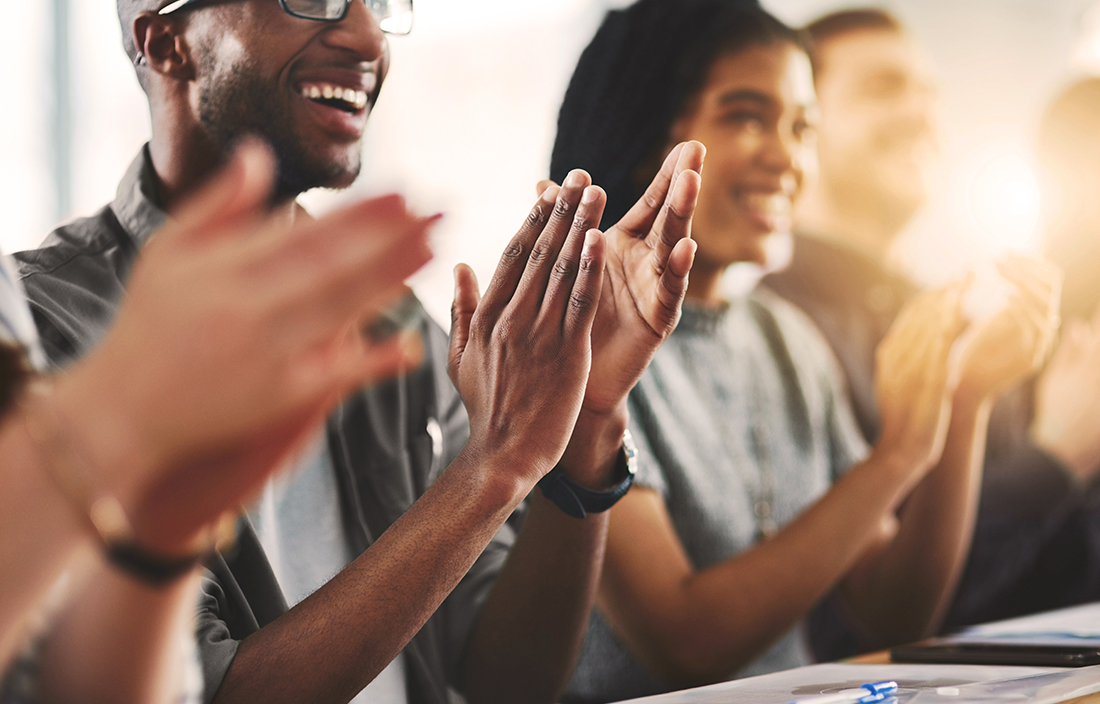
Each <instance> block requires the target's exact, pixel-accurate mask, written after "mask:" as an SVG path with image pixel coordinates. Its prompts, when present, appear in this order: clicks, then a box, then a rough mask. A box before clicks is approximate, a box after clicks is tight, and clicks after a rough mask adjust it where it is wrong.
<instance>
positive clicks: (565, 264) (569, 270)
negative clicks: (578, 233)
mask: <svg viewBox="0 0 1100 704" xmlns="http://www.w3.org/2000/svg"><path fill="white" fill-rule="evenodd" d="M575 270H576V267H575V266H574V265H573V262H571V261H569V260H568V259H559V260H558V261H557V263H556V264H554V276H556V277H558V278H559V279H567V278H569V277H571V276H573V273H574V271H575Z"/></svg>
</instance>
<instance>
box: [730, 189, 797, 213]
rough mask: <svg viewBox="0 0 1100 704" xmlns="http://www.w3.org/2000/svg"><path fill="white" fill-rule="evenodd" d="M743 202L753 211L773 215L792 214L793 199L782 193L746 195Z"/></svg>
mask: <svg viewBox="0 0 1100 704" xmlns="http://www.w3.org/2000/svg"><path fill="white" fill-rule="evenodd" d="M742 200H743V201H744V203H745V205H747V206H748V207H749V208H751V209H752V210H758V211H761V212H765V213H769V214H771V215H788V214H789V213H790V212H791V199H790V198H788V197H787V196H786V195H784V194H782V193H775V194H767V195H765V194H757V195H745V196H743V197H742Z"/></svg>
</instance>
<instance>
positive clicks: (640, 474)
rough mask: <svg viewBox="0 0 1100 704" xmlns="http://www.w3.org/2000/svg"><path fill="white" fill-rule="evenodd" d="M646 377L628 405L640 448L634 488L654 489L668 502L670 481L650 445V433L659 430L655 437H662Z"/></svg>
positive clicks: (631, 426)
mask: <svg viewBox="0 0 1100 704" xmlns="http://www.w3.org/2000/svg"><path fill="white" fill-rule="evenodd" d="M646 383H647V379H646V378H645V377H643V378H642V380H641V381H639V382H638V385H637V386H636V387H635V388H634V390H633V391H631V392H630V396H629V397H628V400H627V405H628V407H629V409H630V434H631V435H632V436H633V437H634V443H635V444H636V445H637V446H638V456H637V471H636V472H635V474H634V486H641V487H645V488H647V489H652V490H654V491H656V492H657V493H658V494H660V495H661V496H662V497H663V498H665V499H666V500H667V499H668V480H667V479H665V474H664V471H663V470H662V469H661V463H660V461H659V460H658V459H657V455H656V454H655V453H654V451H653V446H652V445H650V443H649V437H650V432H653V431H655V430H657V431H658V432H656V434H655V437H660V432H659V427H658V428H654V425H655V424H656V423H657V421H656V418H655V417H654V413H653V411H652V409H651V408H650V405H649V404H648V402H647V397H646V391H645V389H644V385H645V384H646Z"/></svg>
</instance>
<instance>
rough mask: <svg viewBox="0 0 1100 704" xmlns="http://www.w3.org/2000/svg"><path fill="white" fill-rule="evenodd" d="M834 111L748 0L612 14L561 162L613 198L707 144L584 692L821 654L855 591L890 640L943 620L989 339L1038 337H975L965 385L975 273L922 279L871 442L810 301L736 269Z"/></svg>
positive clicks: (569, 110)
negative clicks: (735, 273)
mask: <svg viewBox="0 0 1100 704" xmlns="http://www.w3.org/2000/svg"><path fill="white" fill-rule="evenodd" d="M816 122H817V106H816V97H815V93H814V86H813V80H812V75H811V68H810V61H809V59H808V56H807V53H806V49H805V47H804V45H803V44H802V41H801V38H800V35H799V34H797V33H796V32H794V31H793V30H791V29H789V28H787V27H786V26H785V25H783V24H782V23H780V22H779V21H778V20H776V19H775V18H773V17H771V16H770V15H768V14H767V13H765V12H764V11H762V10H760V9H757V8H756V7H755V6H753V5H751V4H750V3H736V2H730V1H729V0H639V2H637V3H635V4H634V5H632V6H631V7H629V8H627V9H625V10H622V11H618V12H612V13H610V14H609V15H608V16H607V18H606V19H605V20H604V23H603V25H602V26H601V28H600V30H599V32H598V33H597V34H596V37H595V39H593V41H592V43H591V44H590V45H589V46H588V48H587V49H586V50H585V52H584V54H583V55H582V57H581V59H580V62H579V64H578V66H577V68H576V71H575V72H574V75H573V80H572V82H571V84H570V87H569V90H568V92H567V93H566V97H565V101H564V103H563V105H562V110H561V115H560V118H559V131H558V137H557V142H556V144H555V148H554V158H553V164H552V169H551V171H552V175H553V176H554V177H560V176H561V175H562V174H563V173H565V171H566V170H567V169H569V168H571V167H576V166H581V167H583V168H585V169H587V170H589V171H590V172H591V173H592V175H593V178H594V179H595V180H596V181H598V182H599V183H600V184H601V185H603V186H604V187H605V188H606V189H607V192H608V206H607V211H606V213H610V214H614V213H616V212H618V211H619V210H620V209H621V208H623V207H624V206H625V205H626V204H628V203H630V202H631V201H632V200H633V198H634V197H636V195H637V194H638V193H640V188H641V186H642V184H644V183H645V180H646V179H647V178H648V176H649V175H651V174H652V168H653V166H652V165H653V164H654V163H659V162H657V161H656V160H658V159H660V158H661V157H663V156H664V154H665V153H666V152H667V151H668V149H670V148H671V146H672V145H673V144H674V143H675V142H676V141H678V140H682V139H693V140H698V141H701V142H702V143H703V144H704V145H705V146H706V147H707V152H708V153H707V168H706V172H705V175H704V178H703V184H702V188H701V191H700V194H699V202H698V207H697V209H696V212H695V219H694V225H693V237H694V238H695V240H696V241H697V243H698V253H697V255H696V263H695V266H694V268H693V269H692V272H691V280H690V284H689V287H688V292H687V300H686V301H685V303H684V309H683V316H682V318H681V320H680V324H679V327H678V328H677V329H676V331H675V332H674V333H673V335H672V337H671V338H670V339H669V340H668V341H667V342H666V343H665V345H664V346H663V347H662V348H661V349H660V350H659V351H658V352H657V354H656V356H655V357H654V359H653V362H652V364H651V365H650V367H649V369H648V371H647V372H646V374H645V375H644V376H643V377H642V379H641V381H640V382H639V383H638V385H637V386H636V387H635V389H634V391H633V392H631V395H630V417H631V430H632V432H633V435H634V436H635V437H636V438H637V439H638V445H639V458H640V466H639V471H638V475H637V479H636V482H635V489H633V490H632V491H631V492H630V493H629V494H628V495H627V496H626V497H625V498H624V499H623V500H622V501H621V502H620V503H619V504H617V505H616V506H615V507H614V508H613V509H612V510H611V523H610V527H609V532H608V544H607V554H606V559H605V563H604V571H603V576H602V582H601V585H600V593H599V599H598V609H597V610H596V611H595V612H594V613H593V616H592V619H591V622H590V626H589V629H588V633H587V636H586V638H585V642H584V646H583V649H582V655H581V660H580V662H579V664H578V667H577V669H576V671H575V673H574V676H573V680H572V682H571V684H570V696H569V700H570V701H577V702H603V701H617V700H620V699H626V698H631V697H639V696H646V695H649V694H654V693H657V692H660V691H662V690H668V689H672V688H676V687H684V686H691V685H699V684H705V683H707V682H712V681H716V680H720V679H725V678H728V677H731V676H745V675H750V674H761V673H764V672H769V671H774V670H779V669H786V668H789V667H794V666H798V665H800V664H804V663H805V662H807V660H808V657H809V655H808V653H807V652H806V651H805V648H804V645H803V641H802V638H801V637H800V634H799V632H798V629H797V628H796V626H797V625H798V624H799V622H800V621H801V620H802V619H803V618H804V617H805V616H806V615H807V614H808V613H809V611H810V610H811V609H812V608H813V607H814V606H815V604H817V603H819V602H820V601H821V600H822V599H823V598H824V597H825V596H826V595H827V594H829V593H830V592H833V591H834V590H836V594H837V599H838V600H840V601H841V602H842V603H843V605H844V607H845V608H844V613H845V614H846V615H848V616H849V618H850V619H851V621H852V626H853V628H854V629H855V630H856V631H857V632H860V633H865V634H868V637H869V639H870V640H871V642H874V643H882V642H894V641H897V642H900V641H905V640H909V639H914V638H916V637H918V636H920V635H922V634H923V633H925V632H926V631H928V630H930V629H932V628H934V627H935V624H936V623H937V620H938V619H939V618H940V615H941V614H942V611H943V609H944V607H945V605H946V599H948V598H949V596H950V594H951V591H952V587H953V585H954V582H955V580H956V579H957V576H958V574H959V571H960V569H961V567H962V561H963V558H964V556H965V548H966V545H967V541H968V540H969V535H970V530H971V527H972V522H973V516H974V507H975V503H976V500H977V495H976V491H975V489H974V486H975V485H976V482H975V481H974V475H975V473H976V472H980V462H975V459H974V458H975V457H980V456H981V452H980V451H977V452H976V451H975V449H974V448H975V443H976V442H978V440H977V439H978V438H980V437H984V432H985V425H984V424H985V422H986V419H987V417H988V406H987V403H989V399H990V398H992V397H993V396H994V395H995V393H997V384H996V383H992V382H987V381H986V380H985V379H984V378H983V377H982V376H981V375H980V374H976V373H975V371H974V370H975V368H976V366H975V365H974V363H973V361H972V360H974V359H982V358H983V356H989V353H990V350H989V349H988V347H989V346H994V345H995V346H997V347H998V349H999V350H1000V351H1004V352H1007V354H1008V356H1010V357H1012V359H1013V363H1015V362H1016V361H1018V360H1019V359H1023V360H1031V359H1033V357H1034V350H1032V349H1031V348H1030V347H1028V342H1027V338H1026V336H1020V337H1019V339H1011V340H1009V339H1003V338H998V339H996V340H994V342H989V341H986V342H985V343H984V344H983V345H977V346H975V347H972V348H971V349H970V350H968V352H967V355H965V356H964V361H963V365H962V366H963V378H964V383H963V386H965V387H966V389H967V390H966V392H965V393H960V394H958V395H957V396H955V397H954V398H953V393H954V392H953V391H952V390H950V389H949V388H948V386H947V381H946V380H947V377H948V373H947V370H948V358H949V353H950V350H951V348H952V345H953V343H954V340H955V338H956V337H957V336H958V334H959V333H960V332H961V330H962V328H963V324H962V322H961V313H960V307H961V291H962V288H961V287H958V288H955V289H951V290H948V291H941V292H939V293H937V294H935V295H930V296H928V297H925V298H923V299H921V300H919V301H918V302H916V303H915V304H913V305H912V306H911V307H910V308H909V309H908V310H907V312H905V313H903V314H902V315H901V317H900V318H899V322H898V324H897V325H896V326H895V328H894V329H893V330H892V331H891V334H890V336H889V337H888V338H887V340H886V342H884V344H883V345H882V346H881V347H880V349H879V355H878V379H877V381H878V385H877V388H878V392H879V397H880V399H881V400H880V403H881V405H882V407H883V408H884V418H885V419H886V420H885V424H884V426H883V427H884V430H883V432H882V434H881V436H880V438H879V440H878V443H877V445H876V446H875V447H874V448H868V447H867V445H866V444H865V442H864V441H863V438H862V437H861V436H860V434H859V431H858V429H857V427H856V424H855V420H854V418H853V416H852V412H851V409H850V407H849V404H848V400H847V396H846V394H845V390H844V385H843V382H842V380H841V377H840V375H839V370H838V368H837V365H836V362H835V359H834V358H833V356H832V353H831V351H830V350H829V348H828V346H827V344H826V343H825V341H824V339H822V337H821V334H820V333H819V332H818V330H817V329H816V328H815V327H814V326H813V325H812V324H811V323H810V322H809V320H808V319H807V318H806V317H805V315H804V314H803V313H802V312H801V311H799V310H797V309H795V308H794V307H793V306H792V305H791V304H789V303H787V302H785V301H783V300H781V299H780V298H778V297H777V296H776V295H775V294H773V293H769V292H768V291H766V290H763V289H760V290H756V291H752V292H742V293H739V294H737V295H730V292H728V291H725V290H723V288H722V286H721V281H722V277H723V273H724V272H725V271H726V269H727V268H728V267H730V266H731V265H733V264H735V263H739V262H749V263H753V264H758V265H759V264H767V263H768V262H767V256H768V251H769V248H768V247H767V246H765V245H766V244H767V242H768V241H769V240H770V239H771V238H773V237H774V236H776V235H778V234H781V233H784V232H786V231H787V230H788V229H789V227H790V221H791V211H792V208H793V207H794V205H795V204H796V202H797V200H798V197H799V195H800V194H801V192H802V186H803V180H804V178H805V176H806V173H807V171H808V170H809V168H810V167H811V166H812V165H813V163H814V146H815V125H816ZM610 217H614V215H611V216H610ZM1023 366H1025V367H1026V366H1027V362H1025V363H1024V365H1023ZM999 382H1000V378H998V380H997V383H999ZM949 400H953V401H954V405H953V406H952V405H951V404H949V403H948V401H949ZM948 408H952V411H951V412H949V411H948V410H947V409H948ZM949 418H950V424H951V430H950V432H947V425H948V419H949ZM945 448H946V449H945ZM903 501H906V502H907V503H906V510H905V512H904V513H901V514H899V513H898V507H899V506H900V504H901V503H902V502H903Z"/></svg>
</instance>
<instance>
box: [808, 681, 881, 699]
mask: <svg viewBox="0 0 1100 704" xmlns="http://www.w3.org/2000/svg"><path fill="white" fill-rule="evenodd" d="M897 691H898V683H897V682H894V681H892V680H891V681H887V682H875V683H873V684H865V685H862V686H860V687H859V688H857V689H845V690H842V691H840V692H833V693H832V694H821V695H819V696H816V697H806V698H805V699H796V700H795V701H793V702H790V704H875V703H876V702H884V701H885V700H886V698H887V697H892V696H893V695H894V693H895V692H897Z"/></svg>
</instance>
